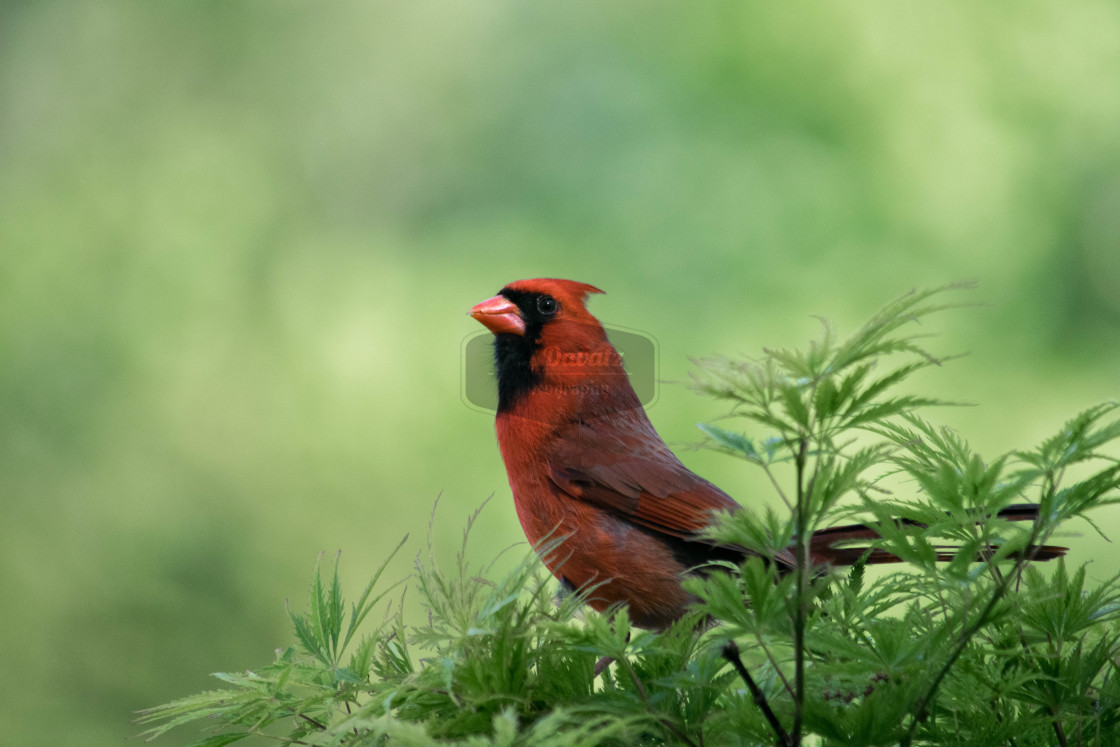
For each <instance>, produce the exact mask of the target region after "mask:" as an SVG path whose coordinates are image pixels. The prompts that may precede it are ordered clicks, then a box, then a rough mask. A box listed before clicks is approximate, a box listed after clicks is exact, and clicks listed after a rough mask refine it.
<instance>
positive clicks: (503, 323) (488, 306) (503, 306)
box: [471, 296, 525, 335]
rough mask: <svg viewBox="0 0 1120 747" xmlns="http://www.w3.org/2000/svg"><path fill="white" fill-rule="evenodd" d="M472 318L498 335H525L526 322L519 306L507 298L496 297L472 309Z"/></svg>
mask: <svg viewBox="0 0 1120 747" xmlns="http://www.w3.org/2000/svg"><path fill="white" fill-rule="evenodd" d="M471 316H473V317H474V318H475V319H477V320H478V321H480V322H482V323H483V324H484V325H485V326H486V328H487V329H488V330H490V331H491V332H493V333H494V334H496V335H524V334H525V320H524V319H523V318H522V317H521V310H520V309H518V308H517V304H515V303H514V302H513V301H510V300H509V299H508V298H506V297H505V296H494V297H493V298H488V299H486V300H485V301H483V302H482V303H480V304H476V305H475V306H474V307H473V308H471Z"/></svg>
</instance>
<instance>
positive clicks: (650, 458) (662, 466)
mask: <svg viewBox="0 0 1120 747" xmlns="http://www.w3.org/2000/svg"><path fill="white" fill-rule="evenodd" d="M642 420H644V418H643V419H642ZM647 429H648V430H647ZM652 430H653V429H652V426H649V425H648V421H645V422H644V423H642V422H640V421H639V422H631V423H626V422H625V421H623V422H621V423H620V420H619V419H618V418H615V419H613V420H612V422H611V424H610V428H609V429H596V428H594V427H590V426H588V425H584V424H580V425H578V426H575V427H574V428H573V429H572V431H571V432H570V433H569V434H567V436H566V437H565V438H563V439H560V440H559V442H558V443H559V445H558V447H557V448H556V449H555V450H554V452H553V453H552V454H551V458H550V460H549V479H550V480H551V481H552V483H553V484H555V485H556V486H557V487H558V488H559V489H560V490H561V491H563V492H564V493H565V494H567V495H568V496H570V497H572V498H575V499H577V500H581V501H586V502H588V503H592V504H594V505H596V506H598V507H599V508H603V509H605V510H608V511H611V512H613V513H615V514H618V515H621V516H623V517H625V518H626V519H627V520H629V521H632V522H634V523H635V524H639V525H641V526H644V527H646V528H648V529H652V530H654V531H657V532H661V533H663V534H667V535H670V536H673V537H679V538H681V539H687V540H695V539H696V536H695V535H696V532H698V531H699V530H700V529H702V528H704V527H705V526H707V525H708V524H709V523H710V522H711V519H712V516H711V514H712V512H713V511H716V510H720V509H724V510H731V509H736V508H739V504H738V503H736V502H735V501H734V500H732V499H731V497H730V496H728V495H727V494H726V493H724V492H723V491H722V490H720V489H719V488H717V487H716V486H715V485H712V484H711V483H710V482H708V481H707V480H704V479H703V478H701V477H699V476H697V475H696V474H694V473H693V472H690V471H689V470H688V468H686V467H685V466H684V465H683V464H681V463H680V461H679V460H678V459H677V458H676V457H675V456H674V455H673V453H672V452H671V451H669V449H668V448H667V447H666V446H665V444H664V442H662V441H661V439H660V438H658V437H657V436H656V434H655V433H654V434H653V437H652V439H651V437H650V433H651V432H652Z"/></svg>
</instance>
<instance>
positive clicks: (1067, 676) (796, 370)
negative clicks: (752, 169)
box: [141, 289, 1120, 746]
mask: <svg viewBox="0 0 1120 747" xmlns="http://www.w3.org/2000/svg"><path fill="white" fill-rule="evenodd" d="M946 290H947V289H941V290H935V291H927V292H923V293H913V294H910V295H908V296H906V297H904V298H902V299H900V300H898V301H896V302H894V303H892V304H890V305H889V306H887V307H886V308H885V309H884V310H883V311H881V312H880V313H878V314H877V315H876V316H874V317H873V318H872V320H871V321H870V322H869V323H868V324H867V325H865V326H864V327H863V328H862V329H861V330H859V331H858V332H857V333H856V334H855V335H854V336H852V337H851V338H850V339H849V340H847V341H844V342H837V341H835V340H834V338H833V336H832V334H831V332H830V331H828V330H827V329H826V331H825V333H824V335H823V336H822V338H821V339H820V340H819V341H817V342H815V343H813V344H812V345H810V346H809V348H808V349H807V350H805V351H800V350H777V351H769V352H768V353H767V354H766V355H765V356H764V357H763V358H762V359H761V360H758V361H749V360H718V361H707V362H704V363H703V364H702V365H701V370H700V371H699V373H698V374H697V378H696V385H697V387H698V388H699V389H700V390H702V391H704V392H706V393H707V394H709V395H712V396H715V397H718V398H720V399H724V400H727V401H729V402H731V403H732V409H731V412H730V414H729V417H730V418H731V419H737V420H739V421H743V422H745V424H746V426H747V428H748V429H750V433H747V432H738V431H736V430H734V429H730V428H726V427H723V426H714V425H704V426H701V428H702V430H703V431H704V432H705V433H706V434H707V436H708V437H709V438H710V442H711V445H712V447H713V448H716V449H719V450H722V451H724V452H726V453H728V454H731V455H733V456H736V457H738V458H741V459H743V460H745V461H746V462H748V463H749V464H751V465H754V466H756V467H757V468H760V469H762V470H764V471H765V473H766V474H767V475H768V476H769V478H770V480H771V482H772V484H773V486H774V490H775V491H776V493H777V495H778V496H779V497H780V499H781V500H782V501H783V502H784V504H785V506H786V509H787V510H785V511H782V512H778V511H773V510H767V511H764V512H762V513H761V514H756V513H755V512H753V511H751V510H743V511H739V512H736V513H734V514H728V515H722V516H720V517H719V518H718V520H717V521H715V522H714V523H713V525H712V526H711V527H710V528H709V529H708V530H707V534H708V535H709V536H710V538H712V539H715V540H717V541H719V542H721V543H725V544H729V545H736V546H739V547H743V548H747V549H749V550H750V551H752V553H753V554H754V556H752V557H750V558H749V559H748V560H747V561H746V562H744V563H743V564H742V565H741V566H735V565H732V564H727V563H721V564H716V566H717V567H713V568H709V569H706V572H705V573H702V574H697V575H695V576H693V577H691V578H689V579H688V580H687V581H686V582H685V583H686V586H687V588H688V589H689V590H690V591H691V592H692V593H693V594H694V595H695V597H696V604H695V614H694V615H691V616H689V617H687V618H686V619H684V620H682V621H680V622H679V623H678V624H676V625H675V626H673V627H672V628H671V629H669V630H666V631H663V632H660V633H654V632H649V631H641V630H637V629H632V628H631V625H630V622H629V618H628V616H627V614H626V610H625V609H620V610H617V611H616V612H615V613H614V614H613V615H611V616H606V615H600V614H597V613H593V612H581V601H582V600H581V598H580V597H578V596H569V597H566V598H564V599H561V600H560V601H559V602H557V601H555V600H554V599H553V592H552V591H551V590H552V588H553V583H552V581H551V580H550V579H546V578H544V577H543V576H542V573H541V570H540V564H539V562H538V561H537V560H536V556H535V555H532V554H530V555H529V556H528V557H526V558H525V559H524V560H523V561H522V562H521V563H519V564H518V565H517V566H516V567H515V568H514V570H513V571H511V572H510V573H508V574H506V575H504V576H500V577H497V578H495V575H496V574H494V572H493V569H492V567H487V568H482V569H477V570H476V569H474V568H473V567H472V566H471V565H470V563H469V562H468V561H467V559H466V553H465V548H466V542H467V534H466V533H465V534H464V543H463V547H464V550H463V551H460V553H459V554H458V556H457V558H456V563H455V566H454V568H453V569H452V571H451V572H449V573H445V572H443V571H441V570H440V568H439V566H438V564H437V562H436V559H435V555H434V552H432V547H431V545H432V542H431V539H430V538H429V543H428V544H429V553H428V557H427V559H426V560H425V561H423V562H421V561H419V560H418V562H417V567H416V571H415V574H414V576H413V582H414V585H415V588H416V589H417V591H418V593H419V594H420V595H421V597H422V601H423V602H424V604H425V606H426V607H427V610H428V619H427V620H426V621H422V622H421V623H420V624H409V623H407V622H406V621H405V620H404V619H403V617H402V613H401V610H400V608H399V607H398V608H397V610H396V612H395V613H393V614H389V615H387V617H386V619H385V620H384V621H383V622H382V623H381V625H380V626H377V627H376V628H375V629H374V630H372V631H370V632H367V633H366V634H365V636H364V637H362V638H360V639H356V638H355V633H356V629H357V628H358V626H359V625H360V624H361V623H362V621H363V620H364V619H365V618H366V617H367V616H368V614H369V612H370V610H371V609H372V607H373V606H374V604H375V603H377V602H378V601H379V600H381V599H382V598H384V596H385V594H386V593H387V592H388V591H389V590H390V589H391V588H392V587H388V588H386V589H384V590H380V591H378V592H377V593H376V594H375V593H374V589H375V588H380V587H378V581H379V577H380V575H381V573H380V571H379V572H378V574H376V575H375V577H374V579H373V581H371V582H370V584H369V585H368V586H367V587H366V589H365V590H364V592H363V593H362V595H361V596H360V598H359V600H358V602H357V603H356V604H354V605H353V606H352V607H351V608H350V612H349V616H347V615H346V608H345V605H344V603H343V599H342V594H341V591H340V588H341V586H340V583H339V578H338V567H337V563H336V566H335V569H334V574H333V576H332V579H331V581H330V583H329V584H324V583H323V582H322V580H321V578H320V575H319V573H318V572H317V573H316V577H315V581H314V583H313V585H312V590H311V602H310V608H309V612H307V613H291V617H292V621H293V623H294V626H295V631H296V639H297V641H298V642H299V646H298V648H295V647H294V648H289V649H287V650H285V651H283V652H282V653H280V654H279V655H278V656H277V658H276V661H275V662H273V663H272V664H271V665H270V666H268V667H265V668H263V669H261V670H260V671H258V672H246V673H243V674H221V675H217V676H218V677H219V678H220V679H222V680H223V681H224V682H225V683H226V684H227V685H228V686H230V687H227V688H226V689H223V690H219V691H214V692H209V693H202V694H199V695H195V696H192V697H189V698H185V699H183V700H179V701H176V702H174V703H171V704H168V705H165V706H161V707H159V708H155V709H151V710H149V711H146V712H144V713H143V714H142V715H141V721H142V722H143V723H146V724H154V725H153V726H151V728H150V729H149V731H148V732H146V734H147V735H148V736H150V737H156V736H159V735H161V734H163V733H164V732H166V731H167V730H169V729H171V728H172V727H175V726H178V725H180V724H183V723H186V722H188V721H192V720H197V719H203V718H205V719H208V720H209V721H211V722H213V723H214V724H215V725H216V727H217V733H216V734H214V735H213V736H209V737H207V738H205V739H203V740H201V741H199V742H198V743H197V744H198V745H218V744H228V743H231V742H233V741H236V740H239V739H242V738H245V737H248V736H251V735H270V736H272V737H275V738H276V739H278V740H280V741H283V742H292V743H297V744H312V745H342V744H346V745H359V744H382V743H393V744H398V743H399V744H430V743H434V742H438V743H443V744H462V745H538V744H544V745H558V746H559V745H596V744H691V745H701V744H721V745H722V744H744V745H748V744H752V745H753V744H774V743H778V744H785V745H793V744H802V743H803V741H804V740H806V739H808V738H813V739H815V740H817V743H821V744H826V745H888V744H902V745H910V744H1015V745H1044V744H1055V743H1056V744H1063V745H1065V744H1116V743H1118V742H1120V684H1118V683H1117V672H1116V661H1117V657H1118V656H1120V577H1113V578H1110V579H1107V580H1104V581H1091V580H1090V579H1089V577H1088V574H1087V570H1086V568H1085V567H1084V566H1081V567H1077V568H1070V567H1067V565H1066V564H1065V562H1064V560H1057V561H1055V562H1054V563H1052V564H1047V565H1039V564H1034V565H1032V564H1031V558H1032V555H1033V554H1034V553H1035V552H1041V551H1044V550H1045V548H1046V546H1047V545H1048V543H1049V542H1050V541H1051V538H1052V537H1054V535H1055V533H1056V532H1058V530H1059V529H1060V528H1061V527H1062V526H1063V525H1064V524H1065V523H1066V522H1068V521H1070V520H1071V519H1075V518H1079V517H1083V516H1084V515H1085V513H1086V512H1087V511H1089V510H1091V509H1093V508H1096V507H1099V506H1102V505H1105V504H1109V503H1114V502H1116V501H1117V500H1118V488H1120V466H1118V464H1117V461H1116V459H1115V458H1114V457H1113V456H1112V455H1110V454H1109V453H1108V451H1107V449H1109V448H1110V447H1112V446H1114V444H1115V442H1116V440H1117V437H1118V436H1120V420H1117V419H1116V417H1115V416H1116V407H1117V406H1116V405H1115V404H1108V405H1101V406H1097V407H1093V408H1090V409H1088V410H1086V411H1085V412H1083V413H1080V414H1079V415H1077V416H1076V417H1074V418H1072V419H1071V420H1070V421H1069V422H1068V423H1067V424H1066V425H1064V426H1063V427H1062V429H1061V430H1060V431H1059V432H1058V433H1057V434H1056V435H1055V436H1053V437H1051V438H1049V439H1046V440H1045V441H1043V442H1042V443H1041V444H1040V445H1039V446H1037V447H1035V448H1034V449H1026V450H1016V451H1011V452H1008V453H1006V454H1002V455H999V456H997V457H995V458H989V459H985V458H982V457H981V456H980V455H978V454H976V453H974V452H973V451H972V449H971V448H970V446H969V445H968V443H967V442H966V441H965V440H964V439H963V438H961V437H960V436H959V435H958V434H956V433H954V432H953V431H951V430H948V429H945V428H941V427H937V426H935V425H934V424H932V423H930V422H929V421H927V420H925V419H924V418H923V417H921V416H919V415H918V414H917V412H916V411H917V410H918V408H921V407H926V406H929V405H933V404H942V402H941V401H940V400H938V399H936V398H934V397H929V396H924V395H918V394H913V393H910V392H908V391H906V390H905V389H904V388H903V387H904V385H905V384H906V383H907V382H908V379H909V377H910V376H911V375H912V374H913V373H915V372H916V371H919V370H921V369H924V368H928V367H931V366H936V365H939V364H940V363H941V362H942V361H943V360H944V359H943V358H938V357H935V356H933V355H931V354H930V353H929V352H927V351H926V350H925V349H924V348H923V347H922V346H921V344H920V342H921V340H922V339H923V337H924V335H923V334H917V333H915V332H914V330H915V324H914V323H915V322H916V321H918V320H920V319H922V318H923V317H925V316H928V315H929V314H931V313H933V312H935V311H939V310H942V309H944V308H946V305H945V304H943V303H940V302H939V301H938V299H940V298H942V297H943V294H944V293H945V291H946ZM758 431H761V433H760V434H757V435H756V433H757V432H758ZM1024 503H1037V504H1038V505H1039V510H1038V512H1037V516H1035V517H1033V518H1032V520H1030V521H1012V520H1011V519H1012V518H1016V516H1015V512H1016V510H1017V509H1014V508H1013V507H1016V506H1019V505H1021V504H1024ZM1009 509H1010V514H1008V513H1006V512H1007V511H1008V510H1009ZM1001 511H1004V512H1005V518H1000V517H999V516H998V514H1000V512H1001ZM1020 514H1021V515H1020V516H1018V517H1017V518H1023V515H1022V512H1020ZM476 515H477V514H476ZM853 517H859V520H860V521H863V522H865V523H869V524H873V525H874V526H875V527H876V529H877V531H878V534H879V537H878V538H877V539H875V540H873V541H872V542H871V543H870V545H867V546H866V549H865V550H863V551H862V552H864V553H865V555H864V560H865V559H866V558H868V557H885V555H884V553H885V554H889V555H890V556H893V557H894V558H895V559H897V560H900V561H904V564H901V565H894V566H889V567H888V568H887V569H886V570H882V569H875V570H874V571H872V570H869V569H867V568H865V567H864V562H863V560H861V561H860V562H856V564H855V565H853V566H852V567H851V568H850V569H849V570H847V571H846V572H839V571H830V570H828V569H825V568H822V567H820V566H819V565H818V566H814V565H812V564H811V563H810V562H809V558H810V557H812V554H813V552H814V546H813V544H812V540H811V537H812V534H813V532H814V531H816V530H819V529H822V528H826V527H829V526H833V525H836V524H837V523H838V522H843V521H849V522H850V521H851V520H853ZM471 523H473V519H472V522H471ZM469 529H470V526H469V525H468V532H469ZM561 541H562V540H559V539H558V540H555V541H553V542H552V543H551V544H552V545H555V544H557V543H559V542H561ZM1039 548H1042V550H1039ZM541 549H547V548H541ZM872 554H874V555H872ZM790 558H792V559H793V561H792V564H791V562H790V560H789V559H790ZM775 560H780V561H781V562H780V563H778V562H774V561H775ZM791 565H792V568H793V570H792V571H788V572H787V571H783V570H781V568H783V567H786V568H788V567H790V566H791ZM709 621H711V622H714V623H715V624H714V625H709V624H707V623H708V622H709ZM347 657H348V658H347ZM600 657H611V658H612V659H613V663H612V664H610V666H609V667H608V668H607V669H606V670H605V671H604V672H603V673H602V675H601V676H599V677H596V676H595V674H594V666H595V663H596V661H597V660H598V659H600Z"/></svg>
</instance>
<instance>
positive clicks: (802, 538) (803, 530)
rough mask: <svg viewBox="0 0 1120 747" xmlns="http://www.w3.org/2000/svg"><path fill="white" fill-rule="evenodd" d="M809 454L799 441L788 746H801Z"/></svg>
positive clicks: (806, 443)
mask: <svg viewBox="0 0 1120 747" xmlns="http://www.w3.org/2000/svg"><path fill="white" fill-rule="evenodd" d="M808 451H809V438H808V437H807V436H804V437H802V438H801V442H800V445H799V447H798V450H797V457H796V466H797V513H796V526H795V531H796V532H797V605H796V606H795V607H794V610H793V689H794V693H793V730H792V735H791V738H790V742H789V743H790V744H791V745H794V747H798V746H799V745H800V744H801V712H802V709H803V707H804V705H805V621H806V618H808V616H809V610H808V603H807V601H808V600H807V599H806V597H807V596H808V588H809V540H810V537H809V533H808V531H807V529H808V527H807V524H808V522H807V521H806V519H807V516H806V514H807V513H808V505H807V503H808V500H809V495H808V491H807V490H806V486H805V464H806V461H807V455H808Z"/></svg>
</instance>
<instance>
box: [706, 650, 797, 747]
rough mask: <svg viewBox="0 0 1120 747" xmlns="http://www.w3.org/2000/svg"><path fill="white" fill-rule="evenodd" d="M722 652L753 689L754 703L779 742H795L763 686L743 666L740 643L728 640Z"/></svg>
mask: <svg viewBox="0 0 1120 747" xmlns="http://www.w3.org/2000/svg"><path fill="white" fill-rule="evenodd" d="M721 653H722V654H723V658H725V659H727V660H728V661H729V662H731V666H733V667H735V671H736V672H738V673H739V676H740V677H742V678H743V682H745V683H747V689H748V690H750V691H751V695H752V696H753V697H754V704H755V705H757V706H758V709H759V710H760V711H762V715H763V716H765V717H766V720H767V721H768V722H769V723H770V728H771V729H773V730H774V734H775V735H776V736H777V737H778V744H779V745H791V744H793V742H792V741H791V740H790V738H789V733H788V732H787V731H786V730H785V727H783V726H782V722H781V721H779V720H778V717H777V716H776V715H775V714H774V711H773V709H771V708H770V702H769V701H768V700H766V695H765V693H763V692H762V688H760V687H759V686H758V683H757V682H755V681H754V677H751V673H750V672H748V671H747V668H746V667H745V666H743V660H742V658H740V656H739V646H738V644H736V643H735V641H728V642H727V643H726V644H724V647H723V651H722V652H721Z"/></svg>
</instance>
